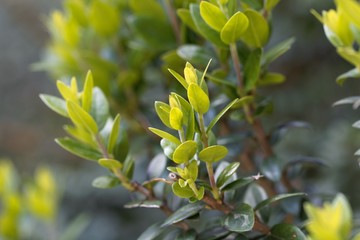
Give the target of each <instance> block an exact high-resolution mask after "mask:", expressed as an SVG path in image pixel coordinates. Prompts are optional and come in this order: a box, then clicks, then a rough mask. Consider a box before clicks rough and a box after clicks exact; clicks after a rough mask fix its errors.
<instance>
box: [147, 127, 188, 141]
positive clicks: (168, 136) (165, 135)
mask: <svg viewBox="0 0 360 240" xmlns="http://www.w3.org/2000/svg"><path fill="white" fill-rule="evenodd" d="M149 130H150V131H151V132H153V133H155V134H156V135H158V136H159V137H161V138H165V139H167V140H169V141H170V142H173V143H175V144H176V145H180V144H181V142H180V140H179V139H178V138H177V137H174V136H173V135H171V134H170V133H167V132H165V131H162V130H160V129H157V128H152V127H149Z"/></svg>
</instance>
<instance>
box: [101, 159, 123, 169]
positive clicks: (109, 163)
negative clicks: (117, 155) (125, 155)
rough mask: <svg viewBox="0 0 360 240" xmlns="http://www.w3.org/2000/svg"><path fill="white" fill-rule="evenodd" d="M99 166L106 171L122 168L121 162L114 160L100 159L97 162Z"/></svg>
mask: <svg viewBox="0 0 360 240" xmlns="http://www.w3.org/2000/svg"><path fill="white" fill-rule="evenodd" d="M98 163H99V165H100V166H102V167H104V168H108V169H114V168H115V169H118V168H121V167H122V164H121V162H119V161H117V160H115V159H108V158H101V159H99V160H98Z"/></svg>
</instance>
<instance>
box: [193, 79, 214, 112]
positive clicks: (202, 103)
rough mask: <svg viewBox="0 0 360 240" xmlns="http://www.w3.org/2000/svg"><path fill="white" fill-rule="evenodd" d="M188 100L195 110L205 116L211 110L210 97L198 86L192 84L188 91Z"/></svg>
mask: <svg viewBox="0 0 360 240" xmlns="http://www.w3.org/2000/svg"><path fill="white" fill-rule="evenodd" d="M187 95H188V99H189V102H190V104H191V106H192V107H193V108H194V110H195V111H196V112H198V113H200V114H204V113H206V112H207V111H208V110H209V107H210V100H209V97H208V95H207V94H206V93H205V92H204V90H202V89H201V87H199V86H198V85H196V84H193V83H192V84H190V86H189V88H188V91H187Z"/></svg>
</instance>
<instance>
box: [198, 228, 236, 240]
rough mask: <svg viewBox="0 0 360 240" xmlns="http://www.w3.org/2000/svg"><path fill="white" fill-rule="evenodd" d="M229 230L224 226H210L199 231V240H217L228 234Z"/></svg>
mask: <svg viewBox="0 0 360 240" xmlns="http://www.w3.org/2000/svg"><path fill="white" fill-rule="evenodd" d="M229 234H230V232H229V230H227V229H226V228H224V227H212V228H210V229H205V230H204V231H202V232H200V233H199V236H198V239H199V240H218V239H222V238H224V237H226V236H227V235H229Z"/></svg>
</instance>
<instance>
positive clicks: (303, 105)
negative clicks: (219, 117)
mask: <svg viewBox="0 0 360 240" xmlns="http://www.w3.org/2000/svg"><path fill="white" fill-rule="evenodd" d="M331 7H333V3H332V1H315V0H302V1H299V0H298V1H285V0H284V1H282V2H281V3H280V4H279V6H278V7H277V9H276V10H275V11H274V22H273V31H274V34H273V38H272V39H271V42H270V45H271V44H273V43H277V42H280V41H281V40H284V39H286V38H288V37H291V36H295V37H296V43H295V44H294V46H293V48H292V49H291V50H290V51H289V52H288V53H287V54H286V55H285V56H283V57H282V58H281V59H279V60H278V61H276V62H275V63H274V64H273V65H272V66H271V67H272V68H273V69H274V70H276V71H279V72H281V73H284V74H285V75H286V76H287V81H286V83H284V84H282V85H281V86H277V87H274V88H269V89H267V90H266V94H268V95H271V96H272V97H273V100H274V103H275V110H274V114H273V115H272V116H270V117H267V118H265V119H264V123H265V126H266V128H267V129H271V128H273V127H274V126H276V125H277V124H279V123H283V122H286V121H292V120H301V121H307V122H309V123H311V125H312V128H311V129H308V130H303V129H302V130H300V129H296V130H292V131H290V132H289V133H288V134H287V135H286V136H285V139H284V141H282V142H281V143H280V144H279V145H277V147H276V151H277V152H279V153H281V157H282V158H283V159H285V160H286V159H287V158H290V157H293V156H300V155H306V156H315V157H319V158H322V159H324V160H325V161H326V162H327V163H328V167H327V168H325V169H324V170H323V171H322V172H321V173H316V174H318V175H319V174H321V179H322V180H321V181H318V182H317V183H316V184H314V185H313V186H312V187H313V188H315V189H317V188H318V189H319V192H322V193H325V194H329V195H331V194H333V193H335V192H336V191H341V192H343V193H345V194H346V195H347V196H349V198H350V202H351V204H352V205H353V206H354V208H355V209H357V210H360V192H359V191H357V190H356V183H358V182H359V181H360V169H359V166H358V162H357V159H356V157H355V156H354V155H353V153H354V152H355V151H356V150H357V148H358V147H360V144H359V143H360V141H359V140H360V131H358V130H356V129H354V128H352V127H351V124H352V123H353V122H355V121H356V120H357V119H358V118H359V114H358V111H354V110H352V109H351V107H350V106H339V107H332V103H333V102H335V101H337V100H339V99H341V98H344V97H347V96H352V95H360V91H359V90H360V88H359V86H360V81H358V80H349V81H347V82H346V83H345V84H344V86H342V87H340V86H338V85H337V84H336V83H335V78H336V76H337V75H339V74H341V73H343V72H345V71H347V70H348V69H350V65H349V64H347V63H346V62H344V61H343V60H342V59H341V58H340V57H338V56H337V55H336V52H335V50H334V48H333V47H332V46H331V45H330V44H329V43H328V41H327V40H326V38H325V36H324V34H323V29H322V25H321V24H320V23H319V22H318V21H317V20H316V19H315V17H314V16H312V15H311V14H310V9H316V10H318V11H321V10H322V9H329V8H331ZM56 8H61V0H50V1H49V0H26V1H24V0H0V29H1V33H0V157H6V158H9V159H11V160H12V161H13V163H14V165H15V166H16V167H17V169H18V170H19V172H20V174H21V175H22V176H23V178H24V179H26V178H27V177H29V176H31V175H32V173H33V171H34V169H35V168H36V166H38V165H40V164H46V165H48V166H50V167H51V168H52V169H53V170H54V172H55V173H56V176H57V179H58V185H59V187H60V189H61V192H62V201H61V212H60V220H59V224H60V229H61V226H62V225H66V224H67V223H68V222H69V221H71V220H72V219H73V218H74V217H76V216H77V215H78V214H79V213H86V214H87V216H89V219H90V223H89V225H88V227H87V228H86V230H85V231H84V233H83V234H82V235H81V239H123V237H125V236H126V239H135V238H136V237H137V236H138V235H139V234H140V233H141V232H142V231H143V230H144V229H145V228H146V226H148V225H150V223H153V222H154V221H156V220H159V219H161V218H162V214H161V213H159V212H157V211H156V210H144V209H141V210H133V209H132V210H126V209H124V208H123V207H122V206H123V204H124V203H126V202H127V201H129V200H130V199H131V197H132V196H130V195H129V194H128V193H126V192H125V191H122V190H121V188H116V189H111V190H99V189H95V188H93V187H92V186H91V181H92V179H94V178H95V177H97V176H99V175H101V174H103V173H104V171H103V170H102V169H100V168H98V167H97V165H96V164H93V163H91V162H88V161H84V160H80V159H77V158H76V157H74V156H73V155H70V154H67V153H66V152H65V151H63V150H62V149H60V147H58V146H57V145H56V144H55V143H54V141H53V139H54V138H55V137H58V136H63V135H64V132H63V131H62V129H61V127H60V126H61V125H63V124H64V123H65V120H64V119H63V118H61V117H59V116H58V115H56V114H55V113H53V112H51V111H50V110H49V109H47V107H46V106H45V105H44V104H43V103H42V102H41V101H40V99H39V97H38V95H39V93H48V94H55V95H56V94H57V92H56V88H55V84H54V79H50V78H49V76H48V75H46V74H45V73H43V72H33V71H31V70H30V64H32V63H34V62H37V61H39V60H40V57H41V54H42V52H43V48H44V47H45V46H46V42H47V39H48V34H47V31H46V28H45V24H44V21H45V19H46V16H47V15H48V14H49V13H50V11H52V10H54V9H56ZM309 177H314V176H309ZM315 177H316V176H315Z"/></svg>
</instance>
